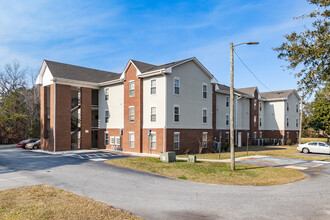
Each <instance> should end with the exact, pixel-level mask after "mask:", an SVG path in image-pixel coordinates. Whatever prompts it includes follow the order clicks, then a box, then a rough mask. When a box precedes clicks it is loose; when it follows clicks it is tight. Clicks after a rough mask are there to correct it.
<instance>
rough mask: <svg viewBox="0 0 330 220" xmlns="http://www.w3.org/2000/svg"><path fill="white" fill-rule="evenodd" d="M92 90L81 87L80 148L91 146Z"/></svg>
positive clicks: (89, 147)
mask: <svg viewBox="0 0 330 220" xmlns="http://www.w3.org/2000/svg"><path fill="white" fill-rule="evenodd" d="M91 128H92V90H91V89H89V88H81V149H91V148H92V130H91Z"/></svg>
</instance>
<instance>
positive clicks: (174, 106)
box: [173, 105, 180, 123]
mask: <svg viewBox="0 0 330 220" xmlns="http://www.w3.org/2000/svg"><path fill="white" fill-rule="evenodd" d="M176 107H178V108H179V113H178V116H179V120H178V121H175V108H176ZM173 122H174V123H180V105H173Z"/></svg>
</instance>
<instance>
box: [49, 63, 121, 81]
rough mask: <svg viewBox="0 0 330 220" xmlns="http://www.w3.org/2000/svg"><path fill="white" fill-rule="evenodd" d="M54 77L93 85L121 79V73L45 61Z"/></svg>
mask: <svg viewBox="0 0 330 220" xmlns="http://www.w3.org/2000/svg"><path fill="white" fill-rule="evenodd" d="M44 62H45V63H46V64H47V66H48V68H49V70H50V72H51V73H52V75H53V77H56V78H63V79H71V80H78V81H84V82H91V83H101V82H104V81H110V80H114V79H119V78H120V74H119V73H113V72H108V71H103V70H96V69H91V68H86V67H81V66H75V65H71V64H65V63H59V62H54V61H50V60H44Z"/></svg>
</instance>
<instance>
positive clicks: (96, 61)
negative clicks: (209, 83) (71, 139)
mask: <svg viewBox="0 0 330 220" xmlns="http://www.w3.org/2000/svg"><path fill="white" fill-rule="evenodd" d="M0 8H1V14H0V65H1V66H3V65H4V64H5V63H8V62H10V61H11V60H12V59H18V60H19V61H20V62H21V63H22V64H23V65H27V66H30V67H32V68H33V69H35V70H39V68H40V66H41V63H42V60H43V59H49V60H54V61H59V62H64V63H69V64H75V65H81V66H85V67H90V68H96V69H102V70H108V71H113V72H121V71H123V69H124V67H125V65H126V63H127V62H128V60H129V59H135V60H140V61H143V62H147V63H152V64H163V63H168V62H172V61H175V60H180V59H185V58H188V57H197V58H198V59H199V60H200V61H201V62H202V63H203V64H204V66H205V67H206V68H207V69H208V70H209V71H210V72H211V73H212V74H213V75H214V76H215V77H216V78H217V79H218V81H219V82H220V83H223V84H227V85H228V84H229V44H230V42H234V43H241V42H246V41H259V42H260V44H259V45H257V46H247V45H243V46H240V47H237V48H236V51H237V53H238V54H239V56H240V57H241V58H242V59H243V61H244V62H245V63H246V64H247V65H248V66H249V68H250V69H251V70H252V71H253V72H254V73H255V74H256V75H257V76H258V78H259V79H260V80H261V81H262V82H263V83H264V84H265V85H266V86H268V87H269V88H270V89H271V90H282V89H293V88H296V81H297V80H296V79H295V78H294V77H293V75H290V74H289V73H290V71H288V70H285V68H284V67H283V66H284V65H285V62H284V61H281V60H278V59H277V53H276V52H274V51H273V50H272V48H273V47H276V46H279V45H280V44H281V42H282V41H283V40H284V38H283V35H284V34H287V33H290V32H291V31H293V30H296V31H301V30H303V28H304V25H308V23H306V22H308V21H307V20H301V19H298V20H293V19H292V18H293V17H294V16H299V15H302V14H306V13H308V12H309V11H311V10H313V9H314V8H313V7H312V6H311V5H309V4H308V3H307V1H305V0H289V1H288V0H251V1H248V0H218V1H215V0H214V1H212V0H210V1H207V0H204V1H202V0H201V1H179V0H178V1H171V0H167V1H110V0H109V1H106V0H94V1H91V0H68V1H59V0H57V1H54V0H47V1H46V0H26V1H21V0H11V1H4V0H1V1H0ZM250 86H258V87H259V90H260V91H268V90H267V89H266V88H264V87H263V86H262V85H261V84H260V83H259V82H258V81H257V80H256V79H254V78H253V77H252V75H251V74H250V73H249V72H248V71H247V70H246V69H245V67H244V66H243V65H242V64H241V63H240V61H239V60H238V59H237V58H236V57H235V87H237V88H241V87H250Z"/></svg>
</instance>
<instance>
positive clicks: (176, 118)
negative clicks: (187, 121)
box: [174, 106, 180, 122]
mask: <svg viewBox="0 0 330 220" xmlns="http://www.w3.org/2000/svg"><path fill="white" fill-rule="evenodd" d="M179 116H180V107H179V106H174V122H179V121H180V117H179Z"/></svg>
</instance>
